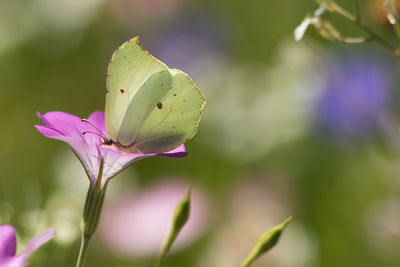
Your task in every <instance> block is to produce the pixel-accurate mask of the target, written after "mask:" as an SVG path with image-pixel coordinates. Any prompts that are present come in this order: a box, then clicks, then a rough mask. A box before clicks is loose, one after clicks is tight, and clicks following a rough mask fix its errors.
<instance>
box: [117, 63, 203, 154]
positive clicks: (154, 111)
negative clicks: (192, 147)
mask: <svg viewBox="0 0 400 267" xmlns="http://www.w3.org/2000/svg"><path fill="white" fill-rule="evenodd" d="M206 102H207V100H206V99H205V98H204V97H203V96H202V94H201V92H200V91H199V89H198V88H197V87H196V85H195V84H194V83H193V81H192V80H191V79H190V78H189V77H188V76H187V75H186V74H185V73H183V72H181V71H179V70H174V69H171V70H167V71H161V72H159V73H156V74H154V75H153V76H152V77H150V78H149V80H148V81H147V82H146V83H145V84H144V85H143V87H142V88H141V89H140V90H139V91H138V92H137V94H136V96H135V97H134V98H133V100H132V102H131V103H130V105H129V108H128V110H127V113H126V116H125V118H124V120H123V122H122V125H121V131H120V135H119V141H120V142H121V143H122V144H124V145H126V144H133V143H134V144H135V145H136V148H137V149H138V150H139V151H141V152H143V153H150V152H157V153H162V152H167V151H170V150H172V149H174V148H176V147H178V146H179V145H181V144H183V143H184V142H185V141H186V140H188V139H190V138H191V137H193V135H194V134H195V133H196V131H197V127H198V124H199V121H200V118H201V115H202V110H203V107H204V105H205V103H206Z"/></svg>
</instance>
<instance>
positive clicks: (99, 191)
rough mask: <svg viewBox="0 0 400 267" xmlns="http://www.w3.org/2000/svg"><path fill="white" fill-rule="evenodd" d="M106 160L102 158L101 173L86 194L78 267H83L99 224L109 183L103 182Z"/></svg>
mask: <svg viewBox="0 0 400 267" xmlns="http://www.w3.org/2000/svg"><path fill="white" fill-rule="evenodd" d="M103 166H104V162H103V160H101V163H100V170H99V175H98V177H97V181H96V183H93V182H91V183H90V185H89V190H88V192H87V195H86V201H85V208H84V209H83V216H82V221H81V231H82V242H81V248H80V251H79V256H78V261H77V263H76V267H83V266H84V264H85V259H86V255H87V253H88V248H89V242H90V239H91V237H92V236H93V235H94V233H95V232H96V230H97V226H98V225H99V221H100V215H101V210H102V208H103V202H104V197H105V195H106V189H107V183H105V184H104V185H102V184H101V178H102V175H103Z"/></svg>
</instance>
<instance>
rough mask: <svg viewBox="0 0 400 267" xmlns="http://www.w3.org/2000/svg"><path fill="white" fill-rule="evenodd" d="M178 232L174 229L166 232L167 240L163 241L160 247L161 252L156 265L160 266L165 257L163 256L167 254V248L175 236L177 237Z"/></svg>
mask: <svg viewBox="0 0 400 267" xmlns="http://www.w3.org/2000/svg"><path fill="white" fill-rule="evenodd" d="M177 235H178V232H176V231H174V230H172V229H171V232H170V233H169V234H168V239H167V241H166V242H165V243H164V245H163V247H162V249H161V253H160V256H159V257H158V260H157V263H156V267H160V266H161V264H162V262H163V261H164V259H165V256H166V255H167V253H168V251H169V249H170V248H171V246H172V243H173V242H174V240H175V238H176V237H177Z"/></svg>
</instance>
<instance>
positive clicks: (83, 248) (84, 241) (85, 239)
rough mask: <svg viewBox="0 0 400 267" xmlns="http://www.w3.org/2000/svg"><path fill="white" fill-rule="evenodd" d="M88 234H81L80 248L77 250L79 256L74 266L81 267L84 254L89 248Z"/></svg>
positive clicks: (83, 262) (83, 261) (84, 258)
mask: <svg viewBox="0 0 400 267" xmlns="http://www.w3.org/2000/svg"><path fill="white" fill-rule="evenodd" d="M89 242H90V236H87V235H85V234H82V242H81V249H80V250H79V257H78V261H77V263H76V267H83V266H84V264H85V260H86V255H87V253H88V249H89Z"/></svg>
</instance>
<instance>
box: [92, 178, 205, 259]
mask: <svg viewBox="0 0 400 267" xmlns="http://www.w3.org/2000/svg"><path fill="white" fill-rule="evenodd" d="M163 180H164V181H163V182H162V183H159V184H155V185H152V186H150V187H148V188H146V189H143V190H142V191H139V192H135V191H126V192H125V193H122V194H118V196H116V197H115V198H114V199H112V200H111V201H110V202H109V204H108V205H106V206H105V207H104V211H103V217H102V222H101V224H100V228H99V234H100V237H101V238H102V239H103V240H104V241H105V242H104V243H105V244H106V245H107V246H108V247H109V249H110V250H112V251H113V252H114V253H115V254H117V255H121V256H125V257H128V258H132V257H138V256H141V257H143V256H151V255H155V254H157V253H158V252H159V250H160V246H161V244H162V243H163V241H164V238H166V236H167V234H168V230H169V228H170V224H171V222H172V216H173V213H174V209H175V207H176V205H178V203H179V202H180V201H181V199H182V197H183V196H184V195H185V194H186V192H187V184H186V183H184V182H181V181H179V180H165V179H163ZM208 211H209V204H208V201H207V199H206V197H205V195H204V193H203V192H202V191H201V190H199V189H198V188H196V189H194V190H193V193H192V200H191V214H190V218H189V221H188V222H187V224H186V225H185V227H184V228H183V229H182V232H181V233H180V234H179V237H178V239H177V240H176V243H175V244H174V249H179V248H182V247H183V246H185V245H188V244H190V243H192V242H193V241H194V240H196V239H197V238H199V237H200V236H201V234H202V233H203V232H204V231H205V229H206V226H207V222H208Z"/></svg>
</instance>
